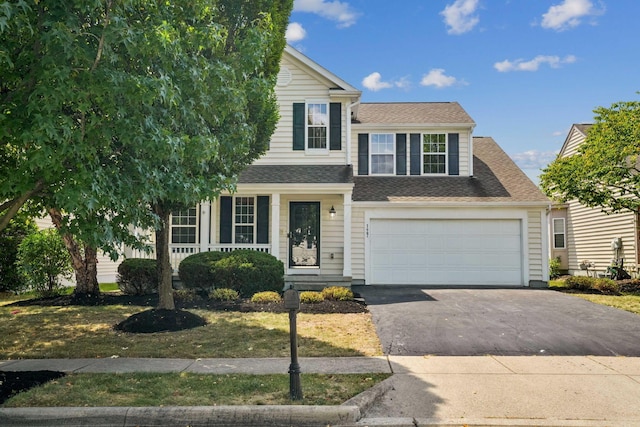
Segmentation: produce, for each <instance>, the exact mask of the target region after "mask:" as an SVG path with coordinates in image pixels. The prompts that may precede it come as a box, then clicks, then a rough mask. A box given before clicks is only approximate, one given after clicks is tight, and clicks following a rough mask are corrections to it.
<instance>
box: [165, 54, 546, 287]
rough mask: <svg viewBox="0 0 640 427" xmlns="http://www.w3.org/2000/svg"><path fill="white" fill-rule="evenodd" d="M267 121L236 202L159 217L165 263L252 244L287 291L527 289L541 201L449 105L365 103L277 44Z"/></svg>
mask: <svg viewBox="0 0 640 427" xmlns="http://www.w3.org/2000/svg"><path fill="white" fill-rule="evenodd" d="M276 93H277V97H278V102H279V105H280V115H281V118H280V122H279V124H278V127H277V129H276V131H275V133H274V135H273V137H272V139H271V142H270V147H269V149H268V151H267V153H266V154H265V155H264V156H263V157H262V158H260V159H259V160H258V161H256V162H255V163H254V164H252V165H251V166H249V167H248V168H247V169H246V170H245V171H244V172H243V173H242V174H241V175H240V177H239V182H238V186H237V192H236V193H234V194H228V195H222V196H221V197H219V198H217V199H214V200H210V201H206V202H203V203H201V204H200V205H198V206H196V207H194V208H192V209H188V210H185V211H181V212H175V213H174V215H173V218H172V224H173V225H172V230H171V236H172V244H171V256H172V262H173V265H174V267H177V266H178V264H179V261H180V260H181V259H183V258H184V257H185V256H187V255H189V254H191V253H195V252H199V251H207V250H225V251H228V250H233V249H236V248H251V249H255V250H261V251H265V252H269V253H271V254H273V255H274V256H276V257H278V258H279V259H280V260H281V261H283V262H284V264H285V268H286V274H287V281H289V282H306V284H307V285H308V284H309V283H311V284H320V285H323V284H334V283H338V284H351V283H353V284H373V285H396V284H397V285H404V284H418V285H488V286H490V285H507V286H537V285H543V284H545V283H546V282H547V280H548V252H547V248H548V242H547V238H548V234H547V214H546V210H547V208H548V205H549V202H548V199H547V198H546V197H545V196H544V195H543V194H542V193H541V192H540V191H539V190H538V188H537V187H536V186H535V185H534V184H533V183H532V182H531V181H530V180H529V179H528V178H527V177H526V175H525V174H524V173H523V172H522V171H521V170H520V169H519V168H518V167H517V166H516V165H515V164H514V163H513V161H512V160H511V159H510V158H509V157H508V156H507V155H506V154H505V153H504V152H503V151H502V150H501V149H500V147H499V146H498V145H497V144H496V143H495V142H494V141H493V139H491V138H487V137H473V136H472V134H473V130H474V127H475V123H474V121H473V119H472V118H471V117H469V115H468V114H467V113H466V112H465V111H464V109H462V107H461V106H460V105H459V104H458V103H456V102H425V103H364V102H361V91H360V90H358V89H357V88H355V87H353V86H351V85H350V84H349V83H347V82H345V81H344V80H342V79H340V78H339V77H338V76H336V75H334V74H333V73H331V72H330V71H328V70H326V69H325V68H323V67H322V66H320V65H319V64H317V63H315V62H314V61H312V60H311V59H310V58H308V57H306V56H305V55H303V54H302V53H300V52H298V51H297V50H295V49H294V48H292V47H290V46H287V47H286V49H285V51H284V54H283V57H282V62H281V71H280V74H279V76H278V81H277V86H276Z"/></svg>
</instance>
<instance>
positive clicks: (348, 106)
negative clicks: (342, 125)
mask: <svg viewBox="0 0 640 427" xmlns="http://www.w3.org/2000/svg"><path fill="white" fill-rule="evenodd" d="M358 104H360V101H356V102H353V103H351V104H348V105H347V152H346V156H347V158H346V162H345V164H347V165H350V164H351V109H352V108H353V107H355V106H356V105H358Z"/></svg>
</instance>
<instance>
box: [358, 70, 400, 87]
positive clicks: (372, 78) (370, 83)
mask: <svg viewBox="0 0 640 427" xmlns="http://www.w3.org/2000/svg"><path fill="white" fill-rule="evenodd" d="M362 86H364V87H365V88H367V89H369V90H372V91H374V92H377V91H379V90H381V89H389V88H392V87H393V83H390V82H383V81H382V76H381V75H380V73H378V72H375V73H371V74H369V75H368V76H367V77H365V78H364V79H362Z"/></svg>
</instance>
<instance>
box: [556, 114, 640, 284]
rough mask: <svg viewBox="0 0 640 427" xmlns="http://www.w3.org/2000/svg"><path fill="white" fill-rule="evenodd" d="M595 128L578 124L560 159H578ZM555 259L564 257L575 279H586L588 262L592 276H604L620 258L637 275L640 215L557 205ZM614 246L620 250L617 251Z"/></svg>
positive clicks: (571, 203)
mask: <svg viewBox="0 0 640 427" xmlns="http://www.w3.org/2000/svg"><path fill="white" fill-rule="evenodd" d="M590 127H591V125H590V124H574V125H573V126H571V130H570V131H569V134H568V135H567V138H566V139H565V141H564V144H563V145H562V149H561V150H560V153H559V154H558V156H559V157H566V156H571V155H574V154H576V153H577V152H578V147H579V146H580V144H582V143H583V142H584V141H585V139H586V137H587V133H588V131H589V128H590ZM549 218H550V224H549V233H550V239H549V242H550V248H549V253H550V256H551V257H552V258H554V257H558V256H559V257H560V264H561V269H562V270H565V271H566V272H567V273H568V274H571V275H586V274H587V270H584V266H583V267H582V268H581V266H580V265H581V264H583V262H584V261H588V262H589V264H590V267H589V269H588V272H589V274H590V275H591V274H592V273H593V274H599V275H603V274H604V273H605V272H606V270H607V267H608V266H610V265H611V261H612V260H613V259H614V258H616V255H617V256H618V257H620V258H623V259H624V266H625V269H626V270H627V271H629V272H631V271H634V272H637V270H636V268H637V265H638V263H639V258H638V256H639V254H638V214H634V213H632V212H626V213H619V214H609V215H607V214H605V213H603V212H601V210H600V209H599V208H589V207H585V206H582V205H581V204H580V203H578V202H577V201H576V200H572V201H569V202H567V203H565V204H561V205H553V207H552V210H551V214H550V216H549ZM614 242H619V243H616V244H617V245H618V246H620V247H619V249H618V250H617V252H616V250H615V249H613V247H612V245H613V244H614Z"/></svg>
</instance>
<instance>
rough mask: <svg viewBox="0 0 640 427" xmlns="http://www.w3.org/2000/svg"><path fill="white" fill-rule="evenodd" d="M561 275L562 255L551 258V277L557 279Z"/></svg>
mask: <svg viewBox="0 0 640 427" xmlns="http://www.w3.org/2000/svg"><path fill="white" fill-rule="evenodd" d="M558 276H560V257H559V256H557V257H555V258H551V259H550V260H549V277H551V278H552V279H555V278H556V277H558Z"/></svg>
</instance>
